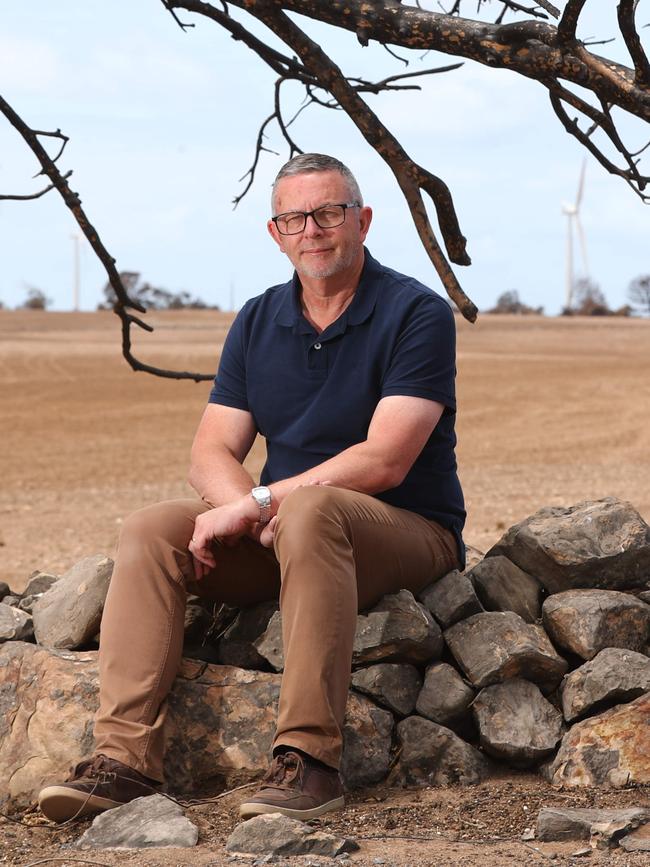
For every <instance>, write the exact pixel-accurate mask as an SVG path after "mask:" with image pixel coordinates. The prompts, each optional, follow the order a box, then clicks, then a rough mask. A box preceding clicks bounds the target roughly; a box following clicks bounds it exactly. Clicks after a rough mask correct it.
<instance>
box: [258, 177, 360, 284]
mask: <svg viewBox="0 0 650 867" xmlns="http://www.w3.org/2000/svg"><path fill="white" fill-rule="evenodd" d="M352 200H353V196H352V194H351V193H350V190H349V188H348V185H347V182H346V181H345V179H344V178H343V177H342V175H340V174H339V173H338V172H334V171H331V172H308V173H307V172H306V173H304V174H300V175H293V176H289V177H286V178H282V180H281V181H280V182H279V183H278V186H277V188H276V194H275V203H274V204H275V209H274V210H275V213H276V214H283V213H285V212H287V211H312V210H314V209H315V208H319V207H321V206H322V205H328V204H329V205H340V204H342V203H344V202H351V201H352ZM371 219H372V211H371V210H370V208H348V209H347V211H346V213H345V222H344V223H342V224H341V225H340V226H336V227H335V228H333V229H321V228H320V226H317V225H316V223H315V222H314V219H313V218H312V217H308V218H307V223H306V224H305V228H304V230H303V231H302V232H299V233H298V234H297V235H281V234H280V233H279V232H278V230H277V227H276V225H275V223H274V222H273V221H272V220H269V222H268V229H269V232H270V233H271V235H272V237H273V239H274V241H275V242H276V244H277V245H278V246H279V248H280V249H281V250H282V252H283V253H286V254H287V256H288V257H289V260H290V261H291V263H292V265H293V266H294V268H295V269H296V271H297V272H298V274H299V275H304V276H305V277H310V278H312V279H323V278H326V277H333V276H335V275H337V274H343V273H344V272H345V271H346V270H348V269H349V270H354V269H356V268H357V267H359V266H360V265H361V264H362V263H363V242H364V240H365V237H366V235H367V233H368V228H369V226H370V221H371Z"/></svg>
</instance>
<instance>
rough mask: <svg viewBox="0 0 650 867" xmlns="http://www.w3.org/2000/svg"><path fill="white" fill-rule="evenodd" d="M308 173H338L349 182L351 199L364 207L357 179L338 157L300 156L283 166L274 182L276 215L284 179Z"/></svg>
mask: <svg viewBox="0 0 650 867" xmlns="http://www.w3.org/2000/svg"><path fill="white" fill-rule="evenodd" d="M308 172H338V173H339V174H340V175H341V176H342V177H343V178H344V180H345V181H346V182H347V185H348V187H349V190H350V197H351V199H352V200H353V201H355V202H357V203H358V204H359V205H363V197H362V195H361V190H360V189H359V184H358V183H357V179H356V178H355V176H354V175H353V174H352V172H351V171H350V169H349V168H348V167H347V166H346V165H345V164H344V163H342V162H341V161H340V160H337V159H336V157H330V156H327V154H298V156H297V157H293V159H290V160H289V162H288V163H285V164H284V165H283V166H282V168H281V169H280V171H279V172H278V174H277V176H276V178H275V180H274V181H273V188H272V190H271V208H272V210H273V212H274V213H275V196H276V193H277V189H278V184H279V183H280V181H281V180H282V178H288V177H292V176H294V175H305V174H307V173H308Z"/></svg>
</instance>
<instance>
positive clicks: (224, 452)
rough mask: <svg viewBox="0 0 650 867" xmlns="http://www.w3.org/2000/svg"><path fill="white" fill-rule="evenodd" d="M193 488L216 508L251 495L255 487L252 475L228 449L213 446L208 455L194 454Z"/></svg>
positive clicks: (192, 469)
mask: <svg viewBox="0 0 650 867" xmlns="http://www.w3.org/2000/svg"><path fill="white" fill-rule="evenodd" d="M188 481H189V483H190V485H191V486H192V487H193V488H194V490H195V491H196V492H197V494H198V495H199V496H200V497H201V498H202V499H203V500H205V501H206V502H207V503H210V504H211V505H213V506H223V505H225V504H226V503H231V502H232V501H233V500H236V499H237V498H238V497H242V496H244V495H246V494H249V493H250V491H251V488H253V487H254V486H255V482H254V481H253V478H252V476H251V475H250V473H248V472H247V470H245V469H244V467H243V466H242V465H241V463H240V462H239V461H238V460H237V458H236V457H235V456H234V455H233V454H232V453H231V452H229V451H228V449H226V448H219V447H214V448H212V449H210V451H209V452H208V453H200V454H195V453H194V452H193V453H192V460H191V465H190V472H189V476H188Z"/></svg>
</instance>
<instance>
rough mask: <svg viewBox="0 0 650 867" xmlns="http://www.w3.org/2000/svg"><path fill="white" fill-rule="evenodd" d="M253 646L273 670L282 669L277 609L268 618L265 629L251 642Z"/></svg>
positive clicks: (280, 617)
mask: <svg viewBox="0 0 650 867" xmlns="http://www.w3.org/2000/svg"><path fill="white" fill-rule="evenodd" d="M253 648H254V650H255V652H256V653H258V654H259V656H261V657H262V659H265V660H266V661H267V662H268V664H269V665H270V666H271V668H272V669H273V670H274V671H282V670H283V669H284V648H283V646H282V615H281V614H280V612H279V611H276V612H275V614H274V615H273V616H272V617H271V619H270V620H269V622H268V624H267V626H266V629H265V630H264V632H263V633H262V634H261V635H260V637H259V638H257V639H256V640H255V641H254V642H253Z"/></svg>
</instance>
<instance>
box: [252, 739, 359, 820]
mask: <svg viewBox="0 0 650 867" xmlns="http://www.w3.org/2000/svg"><path fill="white" fill-rule="evenodd" d="M344 804H345V801H344V798H343V785H342V784H341V778H340V777H339V774H338V771H335V770H334V769H333V768H325V767H323V766H322V765H318V764H315V763H314V762H310V761H309V759H308V758H306V757H303V756H301V755H300V754H299V753H294V752H292V751H289V752H286V753H283V754H282V755H279V756H276V757H275V758H274V759H273V762H272V763H271V767H270V768H269V770H268V772H267V774H266V776H265V777H264V779H263V780H262V786H261V788H260V789H259V791H258V792H257V793H256V794H255V795H253V797H252V798H250V799H249V800H248V801H244V803H243V804H241V806H240V807H239V815H240V816H242V817H243V818H244V819H250V818H251V817H252V816H259V815H260V814H262V813H282V815H283V816H289V817H290V818H292V819H302V820H303V821H306V820H307V819H315V818H316V816H320V815H322V814H323V813H327V812H329V811H330V810H340V809H342V807H343V806H344Z"/></svg>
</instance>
